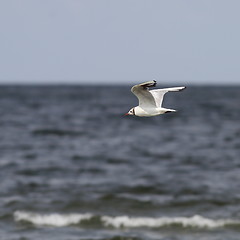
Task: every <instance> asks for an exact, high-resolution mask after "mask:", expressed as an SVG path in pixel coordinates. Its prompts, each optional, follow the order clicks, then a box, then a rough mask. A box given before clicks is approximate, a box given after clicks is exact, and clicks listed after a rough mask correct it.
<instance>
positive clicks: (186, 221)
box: [14, 211, 240, 229]
mask: <svg viewBox="0 0 240 240" xmlns="http://www.w3.org/2000/svg"><path fill="white" fill-rule="evenodd" d="M14 220H15V221H17V222H27V223H31V224H33V225H36V226H54V227H64V226H71V225H81V224H88V226H91V225H93V226H95V225H96V222H98V223H99V224H100V225H102V226H103V227H113V228H163V227H176V226H177V227H182V228H200V229H214V228H223V227H231V226H232V227H240V220H237V219H210V218H205V217H203V216H200V215H194V216H192V217H159V218H150V217H129V216H116V217H111V216H96V215H93V214H90V213H84V214H58V213H52V214H38V213H33V212H25V211H16V212H14Z"/></svg>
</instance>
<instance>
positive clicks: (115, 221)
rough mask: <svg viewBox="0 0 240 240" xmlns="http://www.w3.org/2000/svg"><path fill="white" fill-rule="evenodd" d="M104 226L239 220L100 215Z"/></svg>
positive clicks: (196, 224)
mask: <svg viewBox="0 0 240 240" xmlns="http://www.w3.org/2000/svg"><path fill="white" fill-rule="evenodd" d="M102 220H103V222H104V225H105V226H111V227H114V228H120V227H128V228H137V227H149V228H159V227H164V226H165V227H167V226H173V225H179V226H182V227H192V228H208V229H212V228H219V227H224V226H226V225H235V224H236V225H238V224H240V220H233V219H216V220H214V219H209V218H204V217H202V216H199V215H195V216H193V217H161V218H148V217H136V218H134V217H128V216H119V217H109V216H104V217H102Z"/></svg>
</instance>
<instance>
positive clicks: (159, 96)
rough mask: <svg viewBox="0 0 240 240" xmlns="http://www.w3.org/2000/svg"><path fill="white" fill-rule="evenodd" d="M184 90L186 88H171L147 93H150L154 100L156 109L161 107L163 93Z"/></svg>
mask: <svg viewBox="0 0 240 240" xmlns="http://www.w3.org/2000/svg"><path fill="white" fill-rule="evenodd" d="M185 88H186V87H172V88H162V89H154V90H151V91H149V93H151V94H152V96H153V98H154V99H155V102H156V105H157V107H161V106H162V102H163V97H164V95H165V93H167V92H178V91H181V90H183V89H185Z"/></svg>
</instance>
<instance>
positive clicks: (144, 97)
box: [125, 80, 186, 117]
mask: <svg viewBox="0 0 240 240" xmlns="http://www.w3.org/2000/svg"><path fill="white" fill-rule="evenodd" d="M156 84H157V82H156V81H155V80H153V81H148V82H144V83H140V84H138V85H134V86H133V87H132V88H131V92H132V93H133V94H134V95H135V96H136V97H137V98H138V100H139V105H138V106H137V107H133V108H131V109H130V110H129V112H128V113H126V114H125V115H136V116H138V117H152V116H157V115H160V114H164V113H168V112H176V110H174V109H168V108H163V107H162V102H163V97H164V95H165V93H167V92H178V91H181V90H183V89H185V88H186V87H171V88H162V89H153V90H149V89H148V88H149V87H155V86H156Z"/></svg>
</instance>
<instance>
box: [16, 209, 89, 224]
mask: <svg viewBox="0 0 240 240" xmlns="http://www.w3.org/2000/svg"><path fill="white" fill-rule="evenodd" d="M91 217H92V215H91V214H89V213H85V214H58V213H52V214H37V213H32V212H25V211H16V212H14V220H15V221H26V222H30V223H32V224H34V225H37V226H43V225H48V226H55V227H64V226H68V225H74V224H78V223H80V222H81V221H82V220H88V219H90V218H91Z"/></svg>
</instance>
